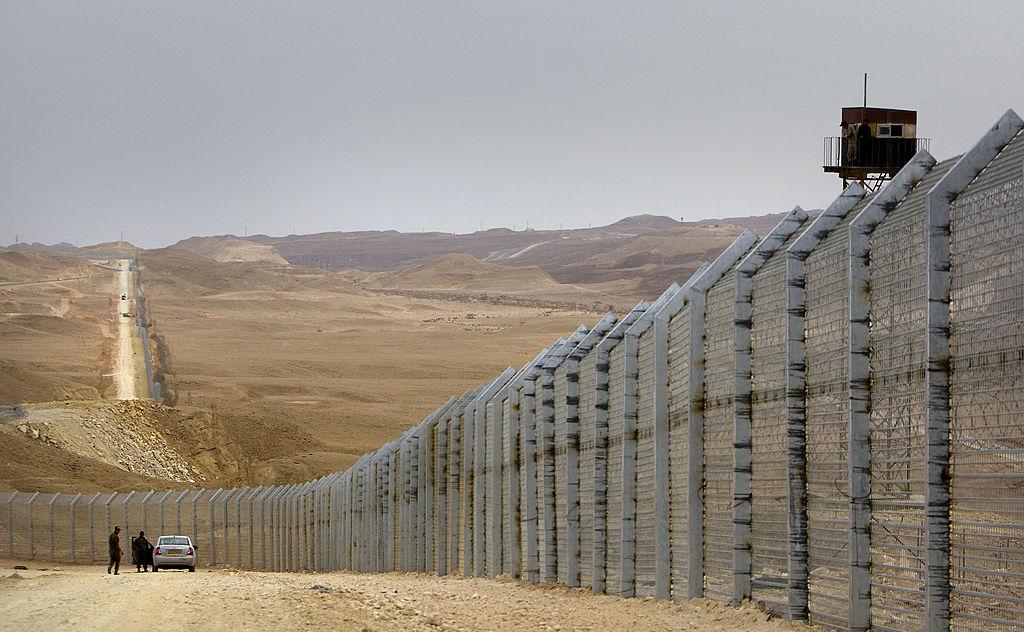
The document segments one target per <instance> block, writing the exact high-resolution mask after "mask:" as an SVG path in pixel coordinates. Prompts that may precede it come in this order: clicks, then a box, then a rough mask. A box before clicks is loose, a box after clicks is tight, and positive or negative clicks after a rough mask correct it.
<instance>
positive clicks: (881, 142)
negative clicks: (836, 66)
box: [824, 106, 930, 191]
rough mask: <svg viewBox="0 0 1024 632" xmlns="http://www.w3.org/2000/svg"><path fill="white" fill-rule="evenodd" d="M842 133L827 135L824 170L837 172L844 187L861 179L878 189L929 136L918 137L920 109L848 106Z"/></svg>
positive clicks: (866, 185) (870, 187) (843, 112)
mask: <svg viewBox="0 0 1024 632" xmlns="http://www.w3.org/2000/svg"><path fill="white" fill-rule="evenodd" d="M839 127H840V129H841V135H840V136H829V137H826V138H825V150H824V169H825V173H838V174H839V177H840V178H842V179H843V186H844V187H845V186H846V185H847V184H849V183H850V182H853V181H856V182H860V183H861V184H862V185H864V187H865V188H867V189H868V190H869V191H874V190H877V189H878V188H879V187H880V186H881V185H882V183H883V182H885V181H886V180H889V179H890V178H892V177H893V176H894V175H896V173H897V172H898V171H899V170H900V169H902V168H903V166H904V165H906V164H907V163H908V162H910V159H911V158H913V156H914V154H916V153H917V152H918V150H920V149H928V147H929V144H930V143H929V139H927V138H918V137H917V112H916V111H914V110H897V109H893V108H869V107H867V106H861V107H847V108H843V111H842V122H841V123H840V124H839Z"/></svg>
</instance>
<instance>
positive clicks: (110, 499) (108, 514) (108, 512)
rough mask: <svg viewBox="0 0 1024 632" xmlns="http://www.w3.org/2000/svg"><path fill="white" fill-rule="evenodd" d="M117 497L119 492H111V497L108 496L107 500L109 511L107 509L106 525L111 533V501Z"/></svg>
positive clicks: (107, 531)
mask: <svg viewBox="0 0 1024 632" xmlns="http://www.w3.org/2000/svg"><path fill="white" fill-rule="evenodd" d="M115 498H117V492H112V493H111V494H110V498H108V499H107V502H106V503H105V504H106V508H107V511H106V527H107V530H106V533H107V534H110V532H111V530H110V505H111V503H113V502H114V499H115Z"/></svg>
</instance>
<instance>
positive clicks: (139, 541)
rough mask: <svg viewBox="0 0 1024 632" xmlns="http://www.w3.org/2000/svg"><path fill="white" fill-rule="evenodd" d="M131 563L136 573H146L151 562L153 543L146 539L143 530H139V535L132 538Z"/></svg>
mask: <svg viewBox="0 0 1024 632" xmlns="http://www.w3.org/2000/svg"><path fill="white" fill-rule="evenodd" d="M132 563H133V564H135V572H136V573H138V572H143V573H148V572H149V566H150V565H151V564H152V563H153V545H152V544H150V543H149V540H147V539H146V532H145V531H139V537H137V538H132Z"/></svg>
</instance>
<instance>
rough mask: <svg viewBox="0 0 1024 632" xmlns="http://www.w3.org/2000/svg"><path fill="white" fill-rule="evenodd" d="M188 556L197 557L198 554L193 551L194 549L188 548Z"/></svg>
mask: <svg viewBox="0 0 1024 632" xmlns="http://www.w3.org/2000/svg"><path fill="white" fill-rule="evenodd" d="M188 554H189V555H195V554H196V552H195V551H193V550H192V547H188Z"/></svg>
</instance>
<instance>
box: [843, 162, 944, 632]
mask: <svg viewBox="0 0 1024 632" xmlns="http://www.w3.org/2000/svg"><path fill="white" fill-rule="evenodd" d="M935 162H936V161H935V159H934V158H932V156H931V154H929V153H928V152H927V151H924V150H921V151H920V152H918V153H917V155H915V156H914V157H913V158H912V159H911V160H910V162H909V163H907V165H906V166H905V167H903V168H902V169H900V171H899V173H897V174H896V176H895V177H894V178H893V179H892V180H890V181H889V182H888V183H887V184H886V185H885V186H884V187H882V189H881V190H880V191H879V192H878V193H877V194H875V197H874V198H873V199H872V200H871V203H870V204H868V205H867V206H866V207H865V208H864V209H863V210H862V211H861V212H860V213H858V215H857V217H855V218H854V220H853V221H852V222H850V225H849V232H848V239H849V250H848V252H849V258H850V265H849V271H850V284H849V291H850V294H849V332H850V333H849V358H848V363H847V366H848V367H849V375H848V380H849V415H850V428H849V451H850V452H849V476H850V491H849V494H850V622H849V623H850V630H851V631H853V632H862V631H866V630H868V629H870V628H871V412H870V408H871V362H870V326H871V322H870V321H871V319H870V309H871V302H870V301H871V297H870V292H871V289H870V275H869V266H870V253H871V231H872V230H873V229H874V227H875V226H876V225H877V224H878V222H880V221H881V220H882V218H883V217H885V215H886V214H887V213H888V212H889V211H891V210H892V209H893V208H895V207H896V205H897V204H899V202H900V201H901V200H902V199H903V198H904V197H905V196H906V195H907V193H909V192H910V190H911V189H913V188H914V187H915V186H916V185H917V183H918V182H920V180H921V178H923V177H924V175H925V174H926V173H927V172H928V171H929V170H931V168H932V167H933V166H934V165H935Z"/></svg>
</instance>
